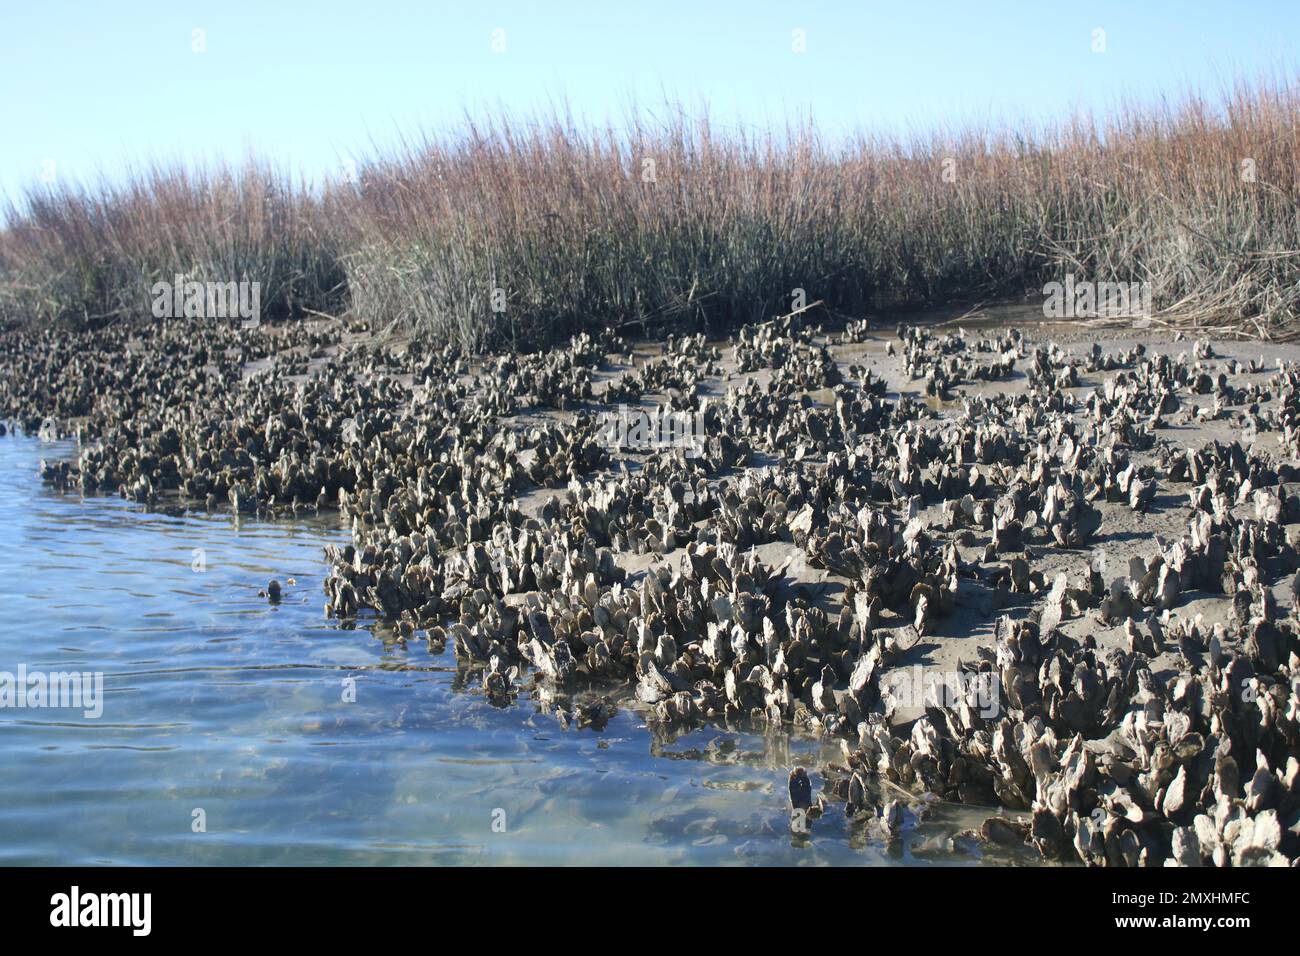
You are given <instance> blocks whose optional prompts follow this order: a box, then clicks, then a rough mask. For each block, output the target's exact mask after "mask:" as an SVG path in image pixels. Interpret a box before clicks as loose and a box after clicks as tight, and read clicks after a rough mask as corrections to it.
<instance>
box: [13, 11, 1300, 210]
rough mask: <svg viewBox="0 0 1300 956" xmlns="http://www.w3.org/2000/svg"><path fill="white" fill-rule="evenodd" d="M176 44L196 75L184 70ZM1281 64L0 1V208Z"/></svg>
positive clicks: (1236, 25)
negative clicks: (124, 186)
mask: <svg viewBox="0 0 1300 956" xmlns="http://www.w3.org/2000/svg"><path fill="white" fill-rule="evenodd" d="M196 28H198V29H201V30H203V31H204V40H205V42H206V52H203V53H196V52H194V51H193V50H192V31H193V30H194V29H196ZM498 28H499V29H501V30H503V31H504V36H505V50H504V52H500V53H494V52H493V49H492V39H493V31H494V30H495V29H498ZM1097 28H1101V29H1104V30H1105V45H1106V49H1105V52H1104V53H1094V52H1093V50H1092V44H1093V35H1092V31H1093V30H1094V29H1097ZM795 29H801V30H803V31H804V35H805V37H806V52H805V53H803V54H798V53H795V52H794V50H793V49H792V46H793V40H794V35H793V32H792V31H794V30H795ZM1297 43H1300V2H1294V0H1256V2H1251V0H1238V2H1226V0H1225V2H1208V0H1182V2H1172V0H1170V2H1166V0H1151V2H1138V0H1131V2H1089V3H1067V2H1046V0H1044V2H1029V0H1025V2H1019V3H1013V2H1003V0H972V2H957V0H954V2H926V0H907V2H903V3H877V2H871V0H860V2H847V0H846V2H841V3H769V2H761V0H748V2H709V0H692V2H678V0H644V2H620V0H604V2H571V3H563V2H554V3H545V4H543V3H540V2H539V3H535V4H530V3H493V2H486V3H468V2H467V3H461V4H446V3H437V2H415V0H410V2H384V0H348V2H331V0H314V2H301V3H299V2H274V0H263V2H252V0H220V2H211V3H186V2H178V0H172V2H124V3H117V2H91V0H86V2H83V3H67V2H58V0H52V2H51V0H43V2H36V3H20V2H17V0H8V2H7V3H6V4H5V9H4V11H3V13H0V129H3V131H4V133H3V135H4V141H5V142H4V148H3V150H0V190H3V191H4V192H6V193H9V194H11V195H12V194H13V192H14V191H16V190H17V189H19V188H20V187H22V186H25V185H28V184H31V183H33V182H36V181H37V180H38V178H39V177H40V176H41V174H42V171H43V170H44V169H45V168H46V167H45V166H44V164H45V163H46V161H50V160H52V161H53V164H54V165H53V171H54V173H55V175H56V176H57V177H59V178H60V179H65V180H66V179H73V180H76V179H83V180H84V179H87V178H95V177H96V176H97V175H98V174H99V173H100V172H103V173H105V174H107V175H109V176H111V177H117V176H119V175H120V174H121V172H122V170H123V168H124V167H125V165H126V163H127V162H128V161H134V162H141V161H144V160H149V159H162V160H170V159H176V158H182V157H183V158H186V159H193V160H199V159H211V158H214V157H228V158H234V159H238V158H239V157H240V156H241V155H243V154H245V153H247V152H249V151H253V152H256V153H258V154H260V155H263V156H266V157H269V158H271V159H273V160H276V161H278V162H280V163H283V164H289V165H291V166H292V167H294V168H297V169H300V170H302V171H304V172H305V173H307V174H308V175H310V176H313V177H315V176H319V175H320V174H321V173H325V172H331V171H334V170H337V169H338V168H339V165H340V159H341V158H342V157H346V156H349V155H354V154H357V153H361V154H365V153H368V152H369V151H370V150H369V144H370V143H371V142H378V143H381V144H382V143H386V142H390V141H391V140H392V138H393V135H394V133H395V131H398V130H410V129H414V128H418V127H424V128H433V129H437V128H439V127H440V126H443V125H445V124H448V123H452V122H454V121H455V120H456V119H457V118H458V117H459V116H460V115H461V114H462V112H463V111H464V110H466V109H469V110H471V111H476V110H481V109H485V108H494V107H496V106H505V107H507V108H509V109H511V110H512V111H515V112H523V113H527V112H528V111H530V110H534V109H537V108H539V107H545V105H546V103H547V102H548V101H553V100H559V99H565V100H567V101H568V102H569V103H570V105H571V106H572V107H573V108H574V110H575V112H576V113H578V114H579V115H580V116H582V117H586V118H588V119H594V120H600V119H603V118H605V117H607V116H610V115H618V114H621V113H622V111H623V110H624V109H625V108H626V106H627V105H628V104H629V103H630V102H631V101H633V100H637V101H639V102H641V103H642V104H645V105H651V106H653V105H657V104H661V103H662V102H663V100H664V95H665V93H666V94H668V95H669V96H671V97H677V98H681V99H684V100H687V101H688V102H690V103H693V104H698V103H701V102H704V103H707V104H708V106H709V111H710V114H711V116H712V117H713V119H714V120H715V121H719V122H731V121H743V122H748V123H756V124H765V123H768V122H776V123H780V122H781V121H782V120H783V119H784V118H785V117H787V116H789V115H794V114H799V113H811V114H812V116H813V117H814V118H815V119H816V120H817V122H818V123H819V125H820V126H821V127H822V128H823V129H824V130H825V131H826V133H827V134H828V135H830V136H832V137H833V136H835V135H838V134H840V133H842V132H844V131H846V130H849V129H851V128H853V127H855V126H865V127H876V128H879V127H885V128H891V129H892V128H907V127H920V128H925V127H927V126H930V125H933V124H935V123H938V122H945V123H960V122H963V121H967V120H978V119H981V118H988V117H994V118H997V117H1018V116H1028V117H1031V118H1048V117H1051V116H1054V115H1059V114H1062V113H1065V112H1068V111H1069V110H1071V109H1074V108H1080V107H1083V108H1097V109H1105V108H1106V107H1107V106H1109V105H1112V104H1113V103H1115V102H1117V101H1118V100H1119V99H1120V98H1121V97H1122V96H1124V95H1130V96H1135V97H1138V98H1152V97H1155V96H1159V95H1161V94H1166V95H1176V94H1177V93H1178V92H1179V91H1181V90H1183V89H1186V88H1187V87H1188V86H1189V85H1200V86H1202V87H1206V88H1211V89H1212V88H1216V87H1217V86H1219V85H1220V84H1221V83H1222V82H1223V81H1224V80H1228V79H1231V78H1232V77H1233V76H1235V75H1238V74H1242V75H1246V76H1253V75H1256V74H1258V73H1259V72H1260V71H1268V72H1282V73H1285V72H1286V71H1287V70H1294V68H1295V64H1296V62H1297V59H1296V56H1295V53H1296V45H1297Z"/></svg>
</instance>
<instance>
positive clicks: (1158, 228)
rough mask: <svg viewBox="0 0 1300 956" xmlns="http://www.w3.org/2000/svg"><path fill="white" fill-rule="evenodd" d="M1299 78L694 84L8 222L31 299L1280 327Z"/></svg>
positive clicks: (539, 326) (105, 192) (154, 177)
mask: <svg viewBox="0 0 1300 956" xmlns="http://www.w3.org/2000/svg"><path fill="white" fill-rule="evenodd" d="M1298 120H1300V99H1298V98H1297V93H1296V89H1295V87H1294V85H1293V84H1289V83H1284V82H1278V81H1271V82H1264V83H1257V84H1253V85H1245V84H1242V85H1238V86H1237V87H1235V88H1233V89H1231V90H1229V91H1227V92H1226V93H1225V94H1224V95H1223V96H1221V97H1220V98H1218V99H1215V100H1213V101H1211V100H1208V99H1206V98H1204V97H1200V96H1189V97H1187V98H1185V99H1184V100H1183V101H1181V102H1179V103H1176V104H1164V105H1160V106H1158V107H1151V106H1147V107H1141V108H1138V107H1133V108H1127V109H1124V110H1121V111H1119V112H1118V113H1117V114H1116V115H1114V116H1112V117H1110V118H1108V119H1106V120H1100V119H1093V118H1076V119H1073V120H1071V121H1069V122H1066V123H1063V124H1061V125H1059V126H1057V127H1054V128H1050V129H1046V130H1041V129H1040V130H1029V129H1027V128H1026V129H1013V128H999V129H964V130H960V131H956V132H947V131H941V132H937V133H935V134H934V135H932V136H930V137H928V138H918V139H914V140H913V141H910V142H905V143H904V142H897V141H891V140H886V139H883V138H881V137H875V136H870V135H866V134H864V135H861V136H858V137H856V138H854V139H853V140H852V141H851V142H849V143H847V144H838V145H834V146H832V145H828V144H826V143H825V142H823V141H822V140H821V139H820V138H819V137H818V135H817V132H816V130H815V129H813V128H811V127H806V126H798V127H788V128H783V129H780V130H771V131H768V132H763V133H761V134H751V133H740V132H734V131H726V132H724V131H720V130H718V129H716V128H715V127H714V126H713V125H711V124H710V122H709V121H708V120H707V119H702V118H688V117H687V116H686V115H685V114H683V113H682V112H680V111H678V112H676V113H673V114H672V115H671V118H670V119H669V120H667V121H664V122H653V121H650V120H648V119H645V118H644V117H632V118H631V119H630V120H628V122H627V123H625V124H624V125H623V126H622V127H621V128H619V129H618V130H614V129H604V130H599V129H597V130H593V129H589V128H578V127H577V126H576V125H575V124H574V123H572V122H571V121H570V120H569V119H568V118H567V117H565V116H564V115H562V114H556V115H553V116H550V117H547V118H545V119H543V120H541V121H530V122H521V121H516V120H513V119H512V118H510V117H508V116H505V117H501V118H498V119H495V120H492V121H489V122H486V123H481V122H477V123H476V122H473V121H467V122H466V123H465V125H464V127H463V128H462V129H461V130H459V131H458V132H456V133H454V134H452V135H447V136H438V137H432V136H426V137H423V138H418V139H415V140H410V141H407V142H406V144H405V145H404V146H402V147H401V148H400V149H398V150H397V151H396V152H395V153H394V154H391V155H387V156H384V157H381V158H377V159H376V160H374V161H373V162H372V163H370V164H368V165H366V166H364V168H362V169H361V171H360V180H359V182H358V183H356V184H347V183H342V182H338V183H332V184H330V185H329V186H328V187H327V188H326V189H325V191H324V192H323V194H321V195H313V194H311V193H309V192H308V191H306V190H303V189H301V188H298V187H294V186H293V185H292V184H291V183H289V182H288V181H287V180H286V179H285V178H284V177H282V176H278V175H276V174H274V173H272V172H270V171H269V170H268V169H266V168H264V167H259V166H250V167H248V168H246V169H244V170H240V171H235V172H229V171H222V172H219V173H215V174H211V175H194V174H185V173H180V172H175V171H167V170H157V169H154V170H150V171H148V172H147V173H145V174H144V175H142V176H139V177H137V178H135V179H133V180H132V181H131V182H130V183H129V185H127V186H126V187H123V188H117V189H114V188H104V189H99V190H96V191H95V192H93V193H92V192H89V191H86V190H68V191H63V192H58V193H49V192H34V193H31V194H29V195H28V196H27V197H26V200H25V201H24V202H23V203H20V204H19V205H18V207H16V208H13V209H11V210H10V214H9V221H10V223H11V225H10V226H9V228H8V229H7V230H6V231H5V232H4V233H3V234H0V309H2V310H3V314H4V315H6V316H9V317H16V316H22V317H27V318H32V317H34V318H38V319H43V320H60V319H62V320H67V319H75V320H78V321H94V320H97V319H99V320H102V319H104V318H106V317H115V316H122V315H131V314H137V313H138V314H147V307H146V300H145V298H144V293H145V291H146V290H147V288H148V285H149V284H150V283H151V282H152V281H153V278H152V277H164V278H170V276H171V275H172V274H173V273H175V272H185V273H187V274H189V275H191V277H194V278H213V279H216V280H220V281H230V280H238V279H240V278H249V279H260V280H261V281H262V282H263V303H264V307H265V306H266V304H268V303H269V304H270V309H271V311H272V313H273V314H275V313H277V312H278V313H279V314H286V315H289V314H301V313H302V311H303V310H304V309H321V310H336V309H339V308H345V307H350V308H351V309H352V310H353V311H354V312H356V313H357V314H359V315H361V316H363V317H366V318H369V319H371V320H372V321H375V322H376V323H378V324H381V325H392V324H396V325H406V326H409V327H411V328H413V329H417V330H424V331H426V332H428V333H429V334H432V335H436V336H438V337H441V338H446V339H451V340H454V341H457V342H459V343H460V344H462V345H464V346H465V347H467V348H469V349H481V348H483V347H486V346H490V345H501V344H503V343H506V344H509V343H515V344H518V345H521V346H522V345H525V344H527V345H536V344H542V343H544V342H546V341H550V340H553V339H554V338H556V337H558V336H563V335H566V334H569V333H571V332H573V331H576V330H577V329H580V328H586V327H592V326H598V325H605V324H615V325H619V324H623V323H628V322H636V323H638V325H640V326H648V327H649V328H650V329H652V330H653V329H654V328H656V327H667V326H681V325H685V326H690V327H695V328H702V327H708V328H712V329H715V330H720V329H722V328H725V327H729V326H733V325H735V324H738V323H742V322H746V321H751V320H755V319H761V318H765V317H767V316H769V315H771V314H773V313H775V312H785V311H789V309H790V308H792V307H794V306H797V304H798V301H799V298H798V297H799V291H798V290H802V294H803V297H804V301H813V300H816V299H821V300H823V301H825V302H826V303H827V305H828V306H829V307H830V308H831V309H833V310H834V311H836V312H839V313H846V314H862V313H865V312H868V311H871V310H879V309H886V308H894V307H910V306H922V305H935V304H938V303H943V302H948V301H970V300H973V299H976V298H981V299H988V298H992V297H996V296H1003V295H1006V296H1012V295H1020V294H1023V293H1025V292H1032V291H1036V290H1041V287H1042V285H1043V283H1044V282H1047V281H1053V280H1061V279H1062V278H1063V276H1064V274H1065V273H1066V272H1067V271H1069V272H1073V273H1074V274H1075V275H1076V277H1077V278H1080V279H1092V280H1094V281H1116V282H1134V281H1141V282H1147V283H1150V285H1151V289H1152V293H1153V295H1152V298H1153V301H1154V303H1155V305H1156V308H1157V312H1158V316H1157V318H1158V319H1159V320H1160V321H1163V322H1174V321H1177V322H1183V323H1190V324H1195V325H1200V326H1203V327H1214V328H1220V329H1232V330H1236V331H1248V332H1251V333H1252V334H1256V335H1260V336H1263V337H1270V336H1276V335H1278V334H1284V332H1283V331H1282V330H1286V329H1289V328H1290V327H1291V326H1292V325H1293V323H1294V320H1295V317H1296V314H1297V307H1298V305H1300V215H1298V212H1297V205H1296V203H1297V197H1298V196H1300V163H1298V162H1297V160H1298V159H1300V122H1297V121H1298Z"/></svg>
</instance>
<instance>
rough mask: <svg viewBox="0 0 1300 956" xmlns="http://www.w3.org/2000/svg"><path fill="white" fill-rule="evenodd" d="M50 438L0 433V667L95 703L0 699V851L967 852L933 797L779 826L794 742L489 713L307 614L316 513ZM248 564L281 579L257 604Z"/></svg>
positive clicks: (41, 858)
mask: <svg viewBox="0 0 1300 956" xmlns="http://www.w3.org/2000/svg"><path fill="white" fill-rule="evenodd" d="M72 451H73V450H72V448H71V446H70V445H69V444H67V443H63V444H48V443H40V442H38V441H36V440H35V439H15V438H5V439H0V513H3V515H4V519H3V521H0V581H3V582H4V586H3V587H4V591H3V595H4V605H5V608H4V610H5V626H4V627H3V628H2V629H0V671H8V672H11V673H16V672H17V669H18V667H19V666H20V665H26V667H27V669H28V671H38V670H39V671H47V672H48V671H74V670H75V671H101V672H103V674H104V709H103V715H102V717H100V718H99V719H97V720H92V719H85V718H84V717H83V716H82V714H81V712H80V711H79V710H55V709H31V708H27V709H18V708H5V709H0V863H7V864H15V863H36V864H68V865H80V864H95V863H114V864H191V863H192V864H200V863H207V864H217V863H220V864H267V863H271V864H274V863H284V864H362V863H403V864H442V863H465V862H482V863H606V864H632V863H644V864H664V863H735V862H743V863H780V864H794V863H894V862H921V861H933V862H960V861H963V860H966V859H968V858H966V857H957V858H954V857H952V856H951V855H950V854H949V853H948V851H947V836H948V834H950V833H951V832H952V831H953V829H954V828H955V827H958V826H966V825H970V822H971V818H970V814H969V812H966V813H965V815H963V816H960V817H959V816H958V815H957V811H956V809H955V808H946V809H944V810H941V811H940V813H939V814H938V815H937V817H936V819H935V820H934V821H927V822H926V823H925V824H923V825H922V826H921V827H920V828H919V829H918V830H917V831H915V832H913V833H909V834H908V835H907V837H906V838H905V839H904V840H903V841H896V842H895V843H894V844H891V845H886V843H885V842H884V841H883V839H882V838H881V837H880V836H879V834H878V833H874V832H871V831H868V830H867V829H865V828H863V827H862V826H861V825H858V824H855V825H852V826H851V825H850V824H849V822H848V821H847V820H846V819H845V818H844V816H843V814H842V813H840V812H839V811H831V812H829V813H828V814H827V815H826V816H825V817H824V818H823V819H821V820H820V821H818V822H817V824H816V825H815V827H814V830H813V833H812V836H811V839H807V840H798V841H796V840H794V839H792V837H791V834H790V832H789V826H788V821H787V816H786V809H785V793H784V782H785V777H786V774H787V773H788V771H789V769H790V767H791V766H792V765H793V764H794V763H805V764H807V765H809V766H816V765H818V757H819V756H820V754H821V753H822V750H821V748H822V745H821V744H819V743H818V742H816V741H813V740H799V739H795V740H791V739H789V738H788V737H787V736H785V735H778V734H763V733H756V732H744V731H742V730H740V729H724V728H712V729H698V730H694V731H691V732H690V733H686V734H683V735H681V736H677V737H663V736H661V735H657V734H655V733H653V732H651V730H650V729H648V728H647V726H646V724H645V721H644V720H643V719H642V718H641V716H640V715H638V714H637V713H636V712H635V711H634V710H629V709H628V707H626V706H620V708H619V711H618V713H617V714H616V715H615V716H614V717H613V718H612V719H611V720H609V722H608V723H607V724H605V725H604V726H603V727H602V728H601V729H599V730H596V729H593V728H591V727H586V728H581V729H579V728H578V726H577V724H576V723H575V724H571V725H568V726H565V725H564V724H563V723H562V722H561V721H557V719H556V717H555V716H554V714H553V713H552V712H550V710H551V708H550V707H549V706H548V707H547V708H546V709H543V707H542V706H541V705H539V703H538V701H537V700H536V699H535V697H534V695H533V694H531V693H530V692H529V691H528V687H529V686H530V685H529V683H528V682H527V681H525V683H524V686H525V690H524V692H523V693H521V694H520V695H519V698H518V699H517V700H516V701H515V702H514V703H512V704H510V705H509V706H507V707H504V708H502V707H494V706H492V705H491V704H490V703H489V702H488V701H487V700H486V699H485V697H484V696H483V694H482V692H481V691H480V690H479V682H478V680H477V679H475V678H474V677H473V676H470V675H466V674H464V673H463V672H461V671H458V668H457V662H456V658H455V655H454V652H453V650H452V649H449V648H443V647H432V646H430V644H429V643H428V642H427V641H425V640H423V639H419V638H417V639H412V640H409V641H401V640H398V639H396V635H394V634H393V633H392V632H388V631H385V630H383V629H382V628H377V627H375V626H374V625H373V624H371V625H369V626H368V627H358V628H355V629H346V628H343V627H341V626H340V625H339V624H338V623H337V622H332V621H329V620H328V619H326V618H325V616H324V613H323V604H324V595H323V593H322V591H321V584H320V582H321V580H322V578H323V575H324V572H325V566H324V561H323V556H322V551H321V549H322V546H323V545H324V544H325V543H327V542H338V541H341V540H343V539H344V538H345V537H346V532H345V531H344V530H342V529H341V528H340V527H339V525H338V522H337V521H336V520H333V519H324V518H320V519H317V518H312V519H310V520H292V521H289V520H285V521H277V522H274V523H270V522H257V521H250V520H242V521H238V522H237V521H236V520H235V519H234V518H233V517H231V516H229V515H218V516H209V515H197V514H176V515H168V514H160V513H156V512H154V513H151V512H148V511H146V510H144V509H143V508H142V507H141V506H138V505H135V504H130V503H127V502H124V501H121V500H119V499H116V498H93V499H88V500H84V501H83V500H81V499H79V498H77V497H75V496H60V495H57V494H53V493H50V492H49V491H47V490H46V489H43V488H42V487H41V484H40V481H39V479H38V478H37V462H38V460H39V458H40V457H57V456H60V455H71V454H72ZM272 577H274V578H277V579H278V580H279V581H280V582H281V583H282V584H284V583H285V582H286V581H287V580H288V579H294V581H295V582H296V583H293V584H285V587H284V597H283V600H282V601H281V602H280V603H279V604H278V605H270V604H268V603H267V601H266V600H265V599H264V598H261V597H259V596H258V592H259V590H261V589H262V588H263V587H265V585H266V582H267V581H268V580H269V579H270V578H272ZM348 679H352V680H353V681H355V702H348V701H347V700H346V699H345V698H346V697H347V696H349V695H348V693H347V690H348V687H349V683H350V682H349V681H348ZM815 785H816V786H818V787H819V786H820V781H819V780H815ZM975 819H978V817H976V818H975ZM201 824H202V825H201ZM204 826H205V829H204ZM196 830H197V831H201V832H196ZM501 830H504V832H499V831H501Z"/></svg>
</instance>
